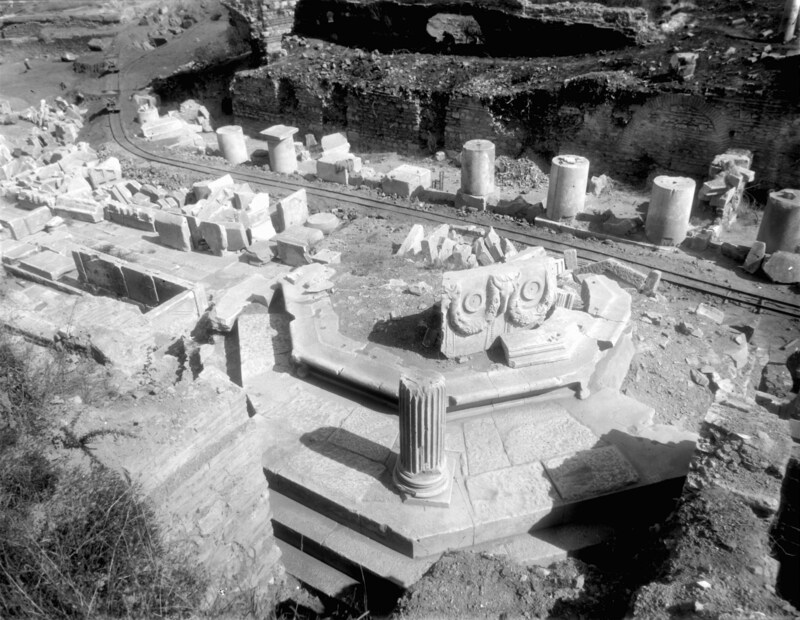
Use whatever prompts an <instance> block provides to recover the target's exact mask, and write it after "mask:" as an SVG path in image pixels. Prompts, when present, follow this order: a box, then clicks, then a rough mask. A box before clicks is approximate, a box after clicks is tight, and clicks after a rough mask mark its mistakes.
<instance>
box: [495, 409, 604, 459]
mask: <svg viewBox="0 0 800 620" xmlns="http://www.w3.org/2000/svg"><path fill="white" fill-rule="evenodd" d="M493 418H494V421H495V425H496V426H497V429H498V432H499V434H500V437H501V439H502V441H503V445H504V446H505V450H506V454H507V455H508V458H509V460H510V462H511V463H512V464H513V465H521V464H523V463H530V462H533V461H542V460H545V459H549V458H552V457H555V456H559V455H563V454H570V453H573V452H575V451H579V450H588V449H590V448H593V447H594V446H596V445H597V444H598V442H599V441H600V440H599V438H598V437H597V435H595V434H594V433H593V432H592V431H591V430H589V429H588V428H587V427H586V426H584V425H583V424H581V423H580V422H578V421H577V420H576V419H575V418H573V417H572V416H571V415H569V413H567V410H566V409H564V408H563V407H561V406H559V405H557V404H555V403H545V404H543V405H541V410H536V409H534V410H528V411H526V410H523V411H516V412H504V413H498V414H494V415H493Z"/></svg>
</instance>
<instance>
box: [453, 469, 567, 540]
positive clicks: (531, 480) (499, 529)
mask: <svg viewBox="0 0 800 620" xmlns="http://www.w3.org/2000/svg"><path fill="white" fill-rule="evenodd" d="M466 488H467V492H468V495H469V500H470V504H471V505H472V510H473V512H474V513H475V523H476V526H475V543H476V544H477V543H480V542H485V541H488V540H496V539H498V538H503V537H505V536H511V535H513V534H518V533H519V532H522V531H526V530H528V529H530V528H531V527H533V526H534V525H535V524H536V523H537V522H538V521H539V520H540V519H542V518H543V517H545V516H546V515H548V513H550V512H551V511H552V509H553V507H554V506H555V505H556V504H557V503H559V502H560V501H561V500H560V498H559V496H558V493H557V491H556V489H555V487H554V486H553V484H552V482H551V481H550V479H549V478H548V477H547V475H546V473H545V470H544V467H543V466H542V464H541V463H538V462H535V463H526V464H525V465H517V466H515V467H508V468H505V469H499V470H494V471H489V472H486V473H483V474H479V475H477V476H470V477H469V478H468V479H467V481H466Z"/></svg>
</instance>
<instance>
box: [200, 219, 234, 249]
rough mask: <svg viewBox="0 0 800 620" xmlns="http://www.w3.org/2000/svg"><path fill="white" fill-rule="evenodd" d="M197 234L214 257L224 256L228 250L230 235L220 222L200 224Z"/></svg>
mask: <svg viewBox="0 0 800 620" xmlns="http://www.w3.org/2000/svg"><path fill="white" fill-rule="evenodd" d="M197 232H198V234H199V235H200V237H201V238H202V239H203V241H205V242H206V245H207V246H208V250H209V251H210V252H211V253H212V254H213V255H214V256H223V255H224V254H225V252H226V251H227V249H228V234H227V231H226V229H225V226H224V225H223V224H221V223H219V222H198V223H197Z"/></svg>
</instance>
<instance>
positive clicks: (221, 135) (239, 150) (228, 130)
mask: <svg viewBox="0 0 800 620" xmlns="http://www.w3.org/2000/svg"><path fill="white" fill-rule="evenodd" d="M217 144H218V145H219V150H220V151H222V156H223V157H224V158H225V161H227V162H228V163H229V164H242V163H244V162H246V161H247V160H249V159H250V155H248V153H247V144H245V141H244V132H242V128H241V127H240V126H239V125H226V126H225V127H220V128H219V129H217Z"/></svg>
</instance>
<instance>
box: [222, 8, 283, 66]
mask: <svg viewBox="0 0 800 620" xmlns="http://www.w3.org/2000/svg"><path fill="white" fill-rule="evenodd" d="M223 4H224V5H225V6H226V7H227V8H228V10H229V11H230V13H231V22H232V23H233V24H234V26H237V25H241V24H242V23H244V24H246V25H247V28H249V31H250V38H251V41H252V43H253V46H254V48H255V51H256V52H258V54H259V55H260V56H262V57H263V58H268V57H269V56H271V55H274V54H278V53H279V52H280V51H281V40H282V39H283V35H285V34H289V33H290V32H292V29H293V28H294V12H295V7H296V6H297V0H225V1H224V2H223Z"/></svg>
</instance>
